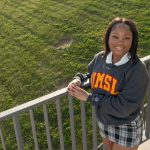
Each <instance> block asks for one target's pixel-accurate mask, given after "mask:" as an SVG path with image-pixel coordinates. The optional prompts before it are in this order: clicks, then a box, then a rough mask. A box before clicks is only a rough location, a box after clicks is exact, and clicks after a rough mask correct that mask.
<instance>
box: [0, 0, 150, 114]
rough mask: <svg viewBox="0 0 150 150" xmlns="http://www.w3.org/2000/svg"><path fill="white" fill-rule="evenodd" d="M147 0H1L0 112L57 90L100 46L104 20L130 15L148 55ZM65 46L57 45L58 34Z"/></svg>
mask: <svg viewBox="0 0 150 150" xmlns="http://www.w3.org/2000/svg"><path fill="white" fill-rule="evenodd" d="M149 8H150V1H148V0H118V1H110V0H103V1H102V0H1V1H0V111H3V110H6V109H8V108H11V107H13V106H16V105H18V104H21V103H24V102H27V101H29V100H32V99H35V98H37V97H40V96H43V95H45V94H48V93H50V92H52V91H55V90H56V89H60V88H62V87H64V86H66V85H67V83H69V81H70V80H71V79H72V77H73V76H74V75H75V74H76V73H77V72H86V71H87V64H88V63H89V62H90V60H91V59H92V58H93V56H94V55H95V54H96V53H97V52H99V51H101V50H102V49H103V43H102V40H103V35H104V32H105V29H106V27H107V25H108V23H109V22H110V21H111V20H112V19H113V18H114V17H117V16H120V17H126V18H129V19H133V20H134V21H135V23H136V25H137V26H138V30H139V51H138V54H139V56H140V57H144V56H146V55H150V34H149V33H150V17H149V16H150V9H149ZM66 38H67V39H71V40H72V43H71V46H70V47H67V48H65V49H58V48H57V47H56V45H57V44H58V41H59V40H61V39H66Z"/></svg>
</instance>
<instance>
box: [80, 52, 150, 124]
mask: <svg viewBox="0 0 150 150" xmlns="http://www.w3.org/2000/svg"><path fill="white" fill-rule="evenodd" d="M77 77H79V78H80V79H81V81H82V82H84V81H85V80H86V79H87V77H89V78H90V85H91V90H92V93H91V94H90V95H89V97H88V99H87V101H89V102H91V103H92V104H93V105H94V106H95V109H96V116H97V119H98V121H101V122H102V123H104V124H112V125H120V124H124V123H129V122H130V121H132V120H133V119H135V118H136V117H137V115H139V113H140V111H141V105H142V104H143V101H144V95H145V93H146V89H147V85H148V80H149V77H148V72H147V70H146V67H145V65H144V63H143V62H141V60H140V59H139V60H138V61H137V62H136V63H135V64H134V63H133V62H132V60H131V59H130V60H129V61H128V62H127V63H125V64H123V65H120V66H116V65H114V64H107V63H106V58H105V57H104V56H103V53H98V54H96V55H95V57H94V59H93V60H92V61H91V62H90V63H89V65H88V75H87V76H85V75H83V74H78V75H77Z"/></svg>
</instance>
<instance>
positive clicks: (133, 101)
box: [87, 64, 149, 117]
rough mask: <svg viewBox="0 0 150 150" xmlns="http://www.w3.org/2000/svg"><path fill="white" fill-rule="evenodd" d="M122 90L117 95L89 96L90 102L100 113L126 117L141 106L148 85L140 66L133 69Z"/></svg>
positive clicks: (146, 77) (145, 73)
mask: <svg viewBox="0 0 150 150" xmlns="http://www.w3.org/2000/svg"><path fill="white" fill-rule="evenodd" d="M134 69H135V70H134V71H133V72H132V74H131V76H130V78H129V79H128V80H127V81H126V85H125V87H124V89H123V90H122V91H121V92H120V93H119V94H118V95H115V96H113V95H101V94H90V95H89V97H88V99H87V101H90V102H91V103H92V104H93V105H94V106H95V107H97V108H98V109H99V112H100V113H106V114H110V115H112V116H115V117H127V116H129V115H130V114H132V113H133V112H135V110H136V109H137V108H138V107H139V106H140V105H141V103H142V101H143V100H144V96H145V93H146V89H147V85H148V80H149V77H148V73H147V70H146V68H145V66H144V65H143V64H142V65H140V66H138V67H135V68H134Z"/></svg>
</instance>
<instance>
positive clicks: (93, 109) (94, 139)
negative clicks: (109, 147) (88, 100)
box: [92, 106, 97, 150]
mask: <svg viewBox="0 0 150 150" xmlns="http://www.w3.org/2000/svg"><path fill="white" fill-rule="evenodd" d="M92 129H93V150H97V122H96V115H95V108H94V107H93V106H92Z"/></svg>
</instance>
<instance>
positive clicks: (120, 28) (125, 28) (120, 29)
mask: <svg viewBox="0 0 150 150" xmlns="http://www.w3.org/2000/svg"><path fill="white" fill-rule="evenodd" d="M111 32H113V33H114V32H127V33H131V34H132V32H131V29H130V27H129V26H128V25H127V24H124V23H118V24H116V25H115V26H114V27H112V30H111Z"/></svg>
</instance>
